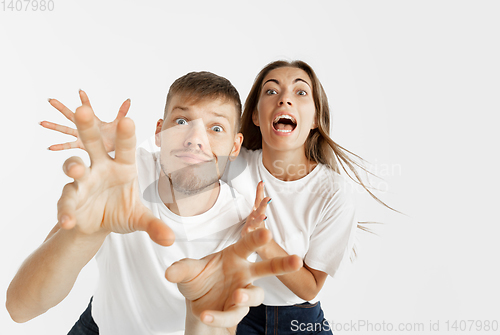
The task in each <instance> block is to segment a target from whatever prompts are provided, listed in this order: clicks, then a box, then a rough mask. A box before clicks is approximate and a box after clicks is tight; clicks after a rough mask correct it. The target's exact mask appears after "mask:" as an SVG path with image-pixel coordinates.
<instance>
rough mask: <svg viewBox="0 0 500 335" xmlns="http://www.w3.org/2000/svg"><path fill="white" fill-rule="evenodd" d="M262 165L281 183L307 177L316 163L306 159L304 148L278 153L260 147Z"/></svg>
mask: <svg viewBox="0 0 500 335" xmlns="http://www.w3.org/2000/svg"><path fill="white" fill-rule="evenodd" d="M262 164H264V167H265V168H266V169H267V171H269V173H271V174H272V175H273V176H274V177H276V178H278V179H280V180H283V181H292V180H298V179H301V178H303V177H305V176H307V175H308V174H309V173H310V172H311V171H312V170H313V169H314V167H315V166H316V165H317V163H315V162H313V161H310V160H308V159H307V157H306V154H305V152H304V147H301V148H297V149H293V150H285V151H278V150H273V149H270V148H268V147H266V146H265V145H264V144H263V146H262Z"/></svg>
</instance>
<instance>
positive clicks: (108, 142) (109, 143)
mask: <svg viewBox="0 0 500 335" xmlns="http://www.w3.org/2000/svg"><path fill="white" fill-rule="evenodd" d="M79 94H80V100H81V102H82V105H86V106H89V107H90V108H92V106H91V105H90V100H89V98H88V96H87V94H86V93H85V92H84V91H82V90H80V92H79ZM49 103H50V104H51V105H52V106H53V107H54V108H55V109H57V110H58V111H59V112H61V113H62V115H64V116H65V117H66V118H67V119H68V120H70V121H71V122H73V123H75V113H73V112H72V111H71V110H70V109H69V108H68V107H66V106H65V105H63V104H62V103H61V102H59V101H58V100H57V99H49ZM129 108H130V99H127V100H125V101H124V102H123V104H122V105H121V106H120V109H119V110H118V115H117V116H116V118H115V119H114V120H113V121H112V122H103V121H101V120H100V119H99V118H98V117H97V116H95V115H94V118H95V119H94V120H95V123H96V124H97V127H98V128H99V131H100V133H101V136H102V143H103V145H104V148H105V150H106V152H111V151H114V150H115V136H116V127H117V125H118V122H119V121H120V120H121V119H123V118H124V117H125V116H126V115H127V113H128V110H129ZM40 125H41V126H42V127H44V128H47V129H51V130H55V131H58V132H60V133H63V134H67V135H71V136H74V137H76V140H75V141H73V142H67V143H60V144H53V145H51V146H50V147H49V148H48V149H49V150H53V151H59V150H66V149H74V148H79V149H83V150H85V147H84V145H83V143H82V140H81V139H80V136H79V135H78V131H77V129H75V128H71V127H66V126H63V125H60V124H57V123H53V122H49V121H42V122H40Z"/></svg>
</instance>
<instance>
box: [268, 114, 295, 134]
mask: <svg viewBox="0 0 500 335" xmlns="http://www.w3.org/2000/svg"><path fill="white" fill-rule="evenodd" d="M296 127H297V121H295V119H294V118H293V117H291V116H290V115H287V114H281V115H278V116H276V118H275V119H274V121H273V128H274V129H275V130H276V131H279V132H280V133H290V132H292V131H294V129H295V128H296Z"/></svg>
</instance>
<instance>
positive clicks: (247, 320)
mask: <svg viewBox="0 0 500 335" xmlns="http://www.w3.org/2000/svg"><path fill="white" fill-rule="evenodd" d="M257 334H260V335H266V334H276V335H297V334H321V335H324V334H330V335H333V333H332V331H331V329H330V324H329V323H328V321H327V320H325V317H324V315H323V310H322V309H321V304H320V303H319V301H318V302H317V303H315V304H312V305H311V304H310V303H308V302H305V303H303V304H300V305H292V306H266V305H260V306H257V307H250V312H248V314H247V315H246V316H245V317H244V318H243V320H241V322H240V323H239V324H238V328H237V329H236V335H257Z"/></svg>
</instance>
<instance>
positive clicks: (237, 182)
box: [223, 148, 357, 306]
mask: <svg viewBox="0 0 500 335" xmlns="http://www.w3.org/2000/svg"><path fill="white" fill-rule="evenodd" d="M275 164H279V162H275ZM276 166H278V167H279V165H276ZM281 168H282V169H283V171H284V169H286V167H284V166H283V167H281ZM223 179H224V180H225V181H226V182H227V183H228V184H229V185H230V186H232V187H233V188H235V189H236V190H237V191H238V192H239V193H240V194H242V195H243V196H245V198H246V199H247V201H248V202H250V203H252V204H253V203H254V202H255V193H256V187H257V184H258V183H259V181H261V180H263V181H264V183H265V184H264V185H265V186H264V187H265V193H266V196H268V197H271V198H272V202H271V203H270V204H269V205H268V207H267V210H266V215H267V217H268V219H267V220H266V227H267V228H268V229H269V230H270V231H271V232H272V234H273V238H274V240H275V241H276V243H278V244H279V245H280V246H281V247H282V248H283V249H284V250H285V251H286V252H287V253H288V254H290V255H291V254H296V255H298V256H300V257H301V258H302V259H303V260H304V262H305V263H306V264H307V265H308V266H309V267H311V268H313V269H316V270H319V271H323V272H326V273H328V274H329V275H330V276H334V275H335V273H336V271H337V270H338V269H339V266H340V264H341V263H342V262H344V261H348V260H349V258H350V256H351V250H352V248H353V245H354V236H355V234H354V233H355V231H356V227H357V220H356V215H355V208H354V204H353V199H352V198H353V190H354V189H353V188H352V186H351V184H349V183H348V182H347V181H346V180H345V178H344V177H342V176H341V175H339V174H338V173H336V172H335V171H333V170H332V169H330V168H328V167H326V166H325V165H322V164H318V165H317V166H316V167H315V168H314V169H313V170H312V171H311V172H310V173H309V174H308V175H306V176H305V177H303V178H301V179H298V180H295V181H287V182H285V181H282V180H280V179H278V178H276V177H274V176H273V175H271V173H269V171H268V170H267V169H266V168H265V167H264V165H263V163H262V150H255V151H253V150H247V149H244V148H242V150H241V152H240V155H239V157H238V158H237V159H236V160H235V161H234V162H231V164H230V166H229V168H228V169H227V170H226V173H225V174H224V177H223ZM258 260H260V258H258ZM254 284H255V285H257V286H260V287H262V288H263V289H264V292H265V297H264V304H266V305H271V306H282V305H293V304H298V303H303V302H304V300H303V299H301V298H299V297H298V296H297V295H295V294H294V293H293V292H292V291H291V290H290V289H288V288H287V287H286V286H285V285H284V284H283V283H281V281H280V280H279V279H277V278H276V277H266V278H262V279H259V280H256V281H255V282H254Z"/></svg>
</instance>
